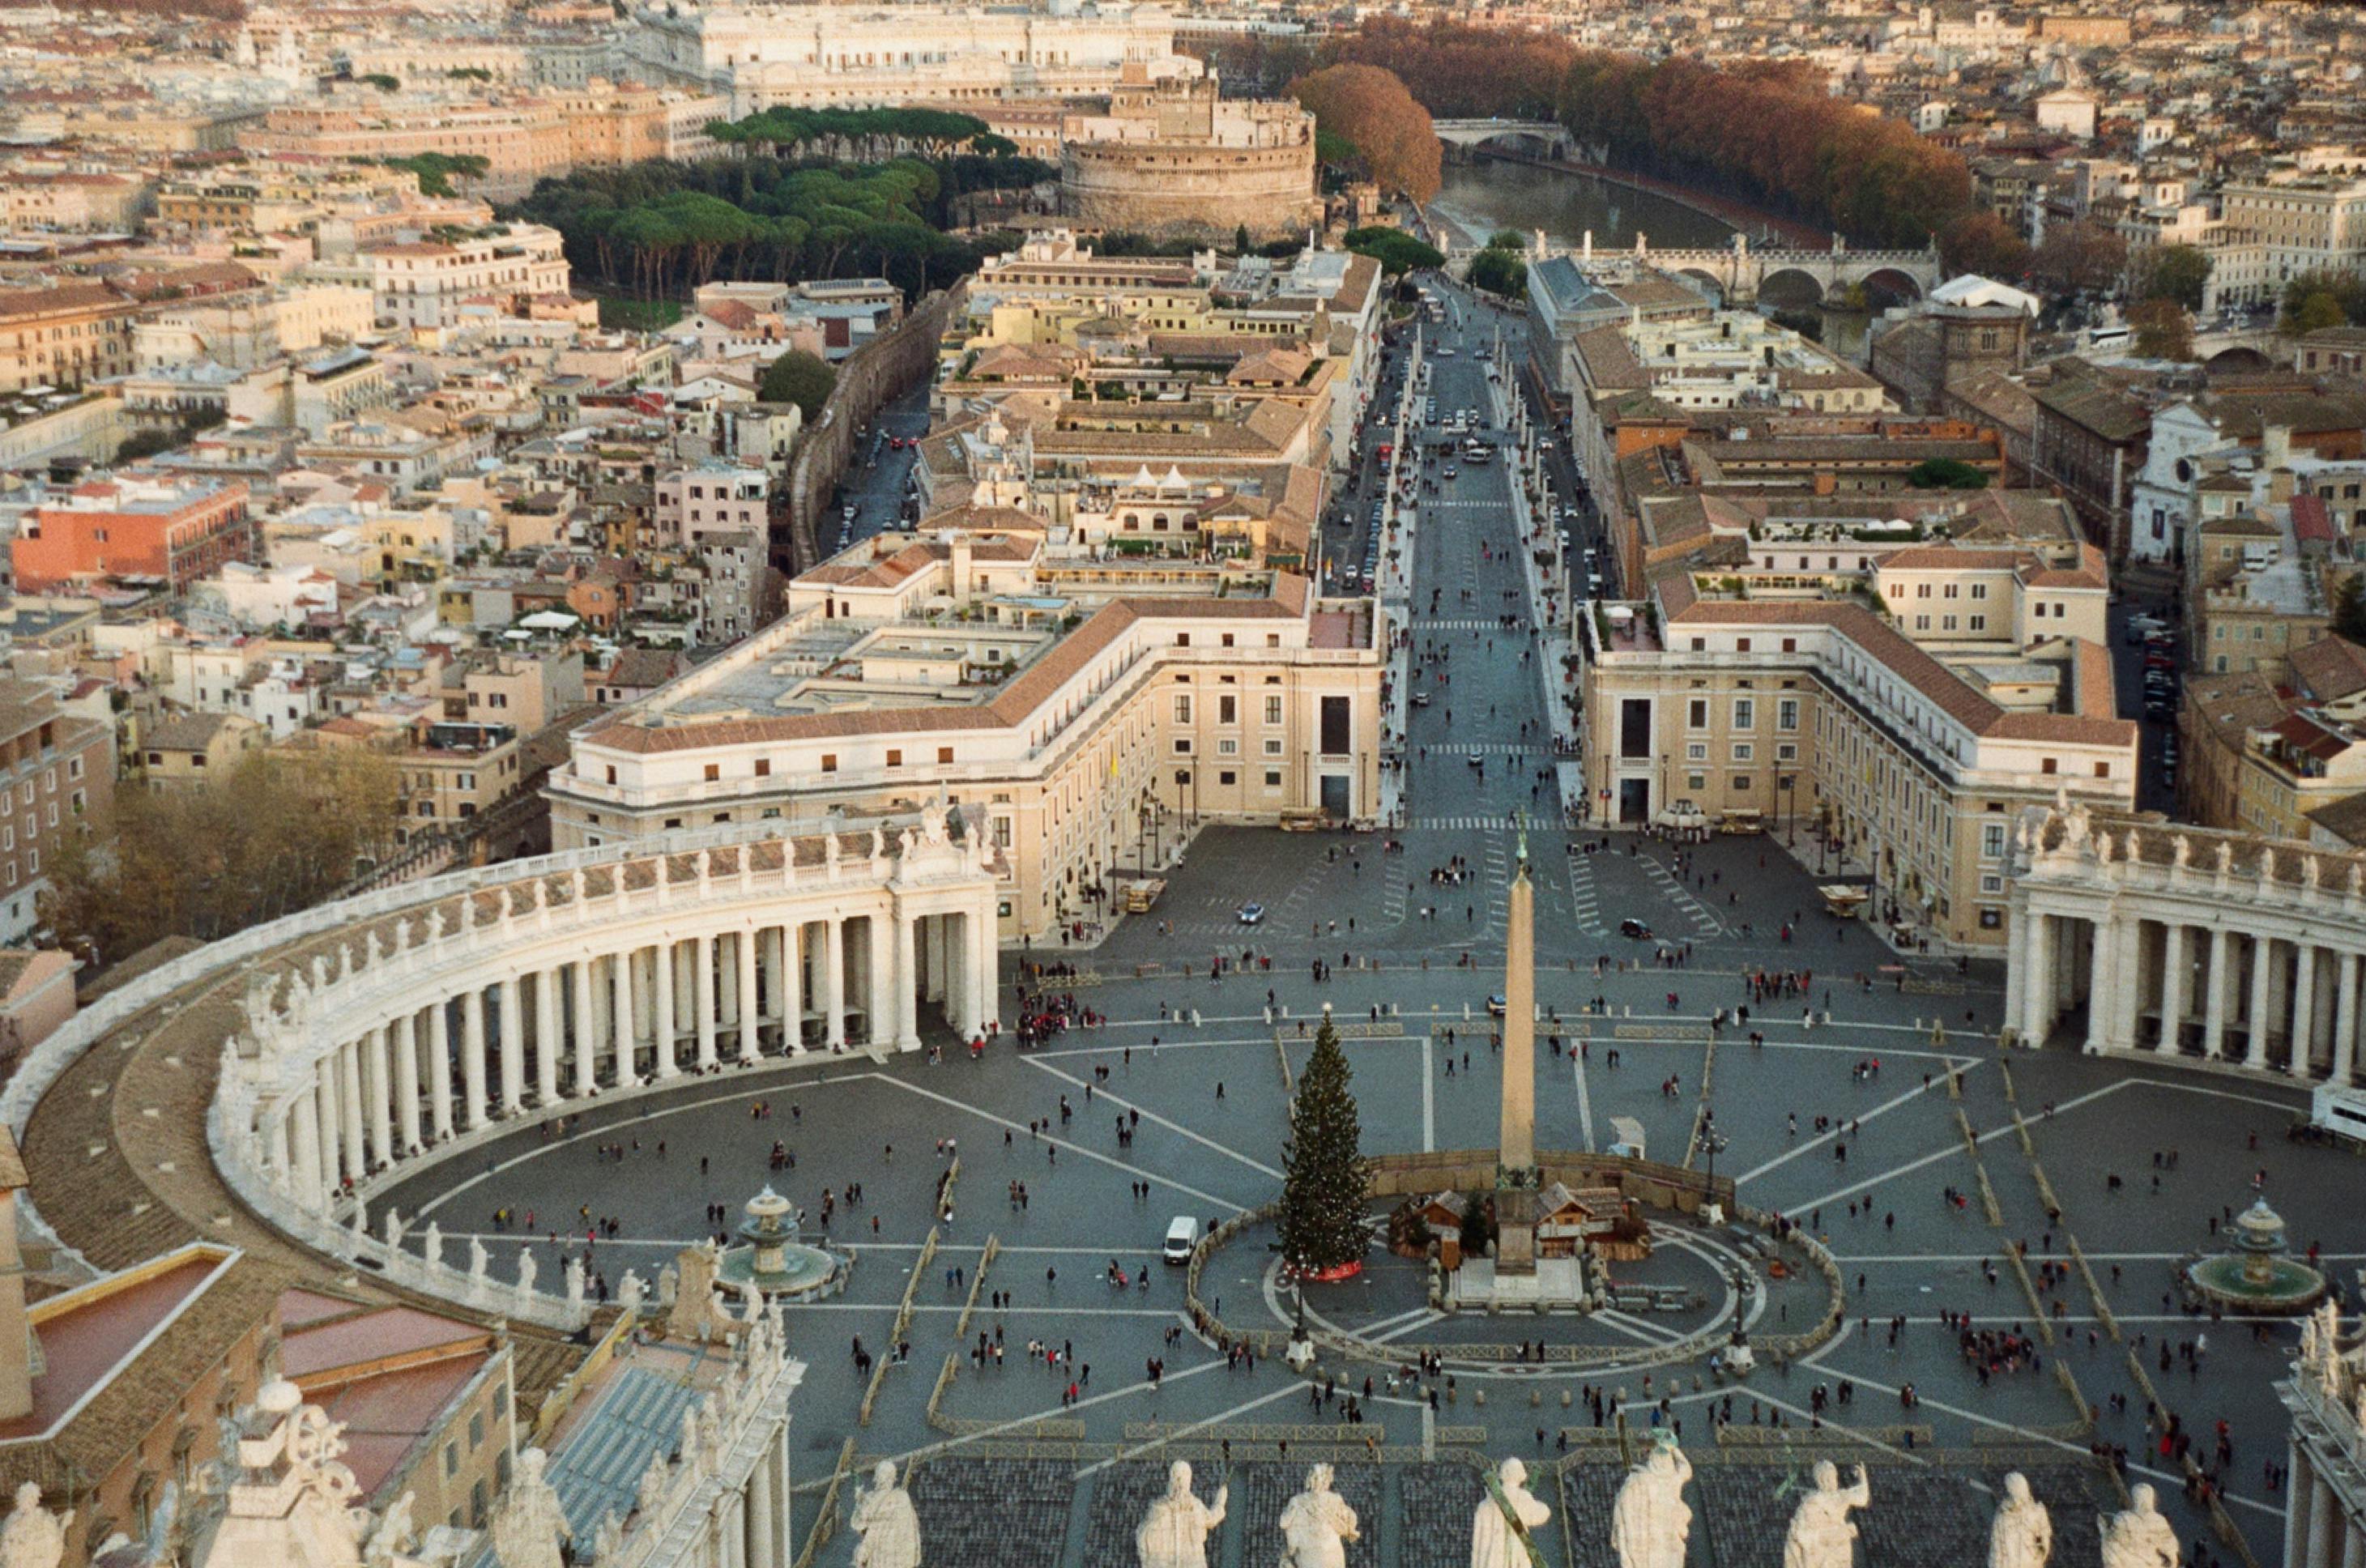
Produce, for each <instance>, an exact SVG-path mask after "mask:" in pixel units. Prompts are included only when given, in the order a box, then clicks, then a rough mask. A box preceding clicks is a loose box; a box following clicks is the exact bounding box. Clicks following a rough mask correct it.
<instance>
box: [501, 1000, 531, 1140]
mask: <svg viewBox="0 0 2366 1568" xmlns="http://www.w3.org/2000/svg"><path fill="white" fill-rule="evenodd" d="M524 989H525V988H524V987H523V986H521V985H520V984H519V983H518V977H517V976H514V975H512V976H509V977H508V978H506V979H504V980H503V981H502V982H501V1114H502V1115H504V1116H514V1115H516V1114H517V1113H518V1112H519V1111H523V1110H524V1109H525V1007H524V1000H523V998H524Z"/></svg>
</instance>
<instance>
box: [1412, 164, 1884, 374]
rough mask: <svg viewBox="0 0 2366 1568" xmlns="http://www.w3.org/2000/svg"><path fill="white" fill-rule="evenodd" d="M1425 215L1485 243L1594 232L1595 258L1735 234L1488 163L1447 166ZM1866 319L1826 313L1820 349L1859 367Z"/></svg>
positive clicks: (1579, 184)
mask: <svg viewBox="0 0 2366 1568" xmlns="http://www.w3.org/2000/svg"><path fill="white" fill-rule="evenodd" d="M1430 209H1431V210H1432V211H1433V212H1435V213H1436V214H1437V216H1438V217H1440V218H1443V219H1445V220H1448V221H1450V222H1452V223H1454V224H1456V225H1458V226H1459V227H1460V228H1462V229H1464V230H1466V231H1469V232H1470V234H1472V235H1473V236H1474V238H1476V239H1484V238H1485V237H1486V236H1487V235H1489V234H1491V233H1493V231H1496V230H1498V229H1515V230H1517V231H1520V232H1521V233H1523V234H1526V233H1529V232H1532V231H1535V230H1538V229H1541V230H1543V231H1545V237H1546V238H1547V239H1549V240H1554V241H1558V242H1560V243H1563V244H1568V245H1571V246H1575V245H1578V244H1580V243H1583V240H1584V238H1585V234H1586V231H1588V230H1592V231H1593V232H1594V254H1597V255H1600V254H1603V253H1604V252H1606V251H1607V252H1617V251H1631V250H1633V249H1634V248H1635V236H1636V235H1637V234H1638V233H1640V234H1642V235H1643V236H1644V237H1645V239H1647V240H1648V241H1649V242H1650V243H1651V248H1652V249H1653V250H1660V249H1662V248H1669V249H1698V248H1704V247H1718V248H1721V247H1723V246H1725V245H1727V244H1729V243H1731V241H1732V237H1733V228H1732V226H1731V225H1730V224H1729V223H1727V222H1725V221H1724V220H1721V219H1717V218H1712V217H1710V216H1709V215H1708V214H1707V213H1706V212H1697V211H1695V210H1694V209H1692V208H1689V207H1685V206H1684V205H1683V204H1681V203H1679V202H1673V201H1670V200H1669V199H1668V198H1667V197H1662V196H1655V195H1653V194H1651V192H1649V191H1641V190H1636V189H1634V188H1633V187H1632V186H1622V185H1616V184H1613V183H1611V182H1609V181H1606V180H1600V179H1594V178H1592V177H1590V176H1588V175H1577V174H1571V173H1568V172H1566V171H1564V170H1560V169H1547V168H1539V167H1538V166H1537V165H1535V164H1515V163H1508V162H1505V161H1503V160H1501V159H1493V158H1486V159H1480V160H1478V161H1475V162H1471V163H1449V164H1447V165H1446V169H1445V184H1444V185H1443V186H1441V187H1440V189H1439V191H1438V193H1437V200H1435V201H1433V202H1431V203H1430ZM1865 326H1866V318H1865V316H1864V315H1862V314H1859V313H1856V312H1853V311H1846V310H1828V311H1826V312H1824V342H1825V344H1827V345H1828V346H1830V347H1831V348H1832V349H1833V350H1834V351H1835V352H1837V353H1839V354H1842V355H1845V356H1849V357H1852V358H1854V359H1856V360H1858V361H1860V362H1862V360H1863V358H1864V355H1865Z"/></svg>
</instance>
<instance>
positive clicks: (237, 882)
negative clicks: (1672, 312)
mask: <svg viewBox="0 0 2366 1568" xmlns="http://www.w3.org/2000/svg"><path fill="white" fill-rule="evenodd" d="M398 784H399V774H398V770H397V768H396V764H395V761H394V759H393V758H391V757H389V756H388V755H386V754H385V753H383V752H379V751H374V750H363V749H361V748H358V747H323V748H319V749H315V750H287V749H284V748H273V749H271V750H264V751H253V752H249V753H247V755H246V756H245V757H244V758H243V759H242V761H240V762H239V764H238V766H237V767H235V768H233V769H231V770H230V771H229V772H228V773H227V774H225V776H223V777H221V778H220V779H214V780H208V781H207V782H205V783H203V784H190V785H186V786H177V787H173V788H168V789H136V788H125V789H122V790H119V791H118V792H117V794H116V796H115V807H114V811H113V814H112V817H111V818H110V820H109V821H108V823H107V824H106V825H105V828H106V829H107V836H105V837H96V836H93V835H90V834H84V833H67V834H62V835H61V836H60V838H59V840H58V842H57V848H56V850H55V851H54V852H53V853H52V858H51V861H50V863H49V867H48V869H49V874H50V886H49V889H48V890H47V891H46V892H45V893H44V894H43V896H42V913H43V919H46V920H47V921H48V922H49V923H50V924H51V926H52V927H53V928H54V929H55V930H56V931H57V932H58V933H59V935H60V937H61V938H62V939H63V940H65V941H67V942H71V943H72V944H73V947H74V948H75V950H76V951H78V952H81V953H85V954H87V955H89V956H91V957H92V958H94V959H95V960H96V962H97V963H99V964H111V963H113V962H115V961H116V960H118V959H119V958H123V957H125V956H128V955H129V954H130V953H136V952H138V951H139V950H140V949H141V948H143V947H145V946H147V945H148V944H149V943H150V942H155V941H157V940H159V939H160V938H163V937H167V936H190V937H196V938H197V940H199V941H201V942H212V941H215V940H216V939H218V938H220V937H225V936H228V935H230V934H231V932H233V931H242V930H243V929H245V928H246V927H248V926H251V925H254V924H257V923H259V922H261V921H264V920H269V919H277V918H278V917H279V916H281V915H287V914H292V913H294V912H295V911H297V910H299V909H302V908H308V907H310V906H311V905H313V904H316V903H318V902H320V901H321V899H323V898H325V897H329V896H330V895H332V893H334V892H335V891H336V890H337V889H338V888H339V887H341V886H344V884H345V883H347V882H348V881H350V880H351V879H352V878H353V876H354V875H355V872H356V871H357V870H358V869H360V868H361V867H363V866H364V865H366V864H367V863H372V862H375V861H377V860H378V859H381V858H383V857H384V856H385V855H386V854H388V853H389V852H390V851H391V850H392V848H393V846H394V829H395V825H396V822H397V821H398V818H397V816H396V804H397V792H398Z"/></svg>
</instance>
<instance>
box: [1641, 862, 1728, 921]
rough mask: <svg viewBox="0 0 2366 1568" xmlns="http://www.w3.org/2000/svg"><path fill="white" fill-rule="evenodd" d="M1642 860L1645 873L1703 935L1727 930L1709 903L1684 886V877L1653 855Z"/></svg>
mask: <svg viewBox="0 0 2366 1568" xmlns="http://www.w3.org/2000/svg"><path fill="white" fill-rule="evenodd" d="M1641 861H1642V867H1643V874H1644V875H1646V876H1648V877H1650V878H1651V880H1652V881H1653V882H1655V883H1657V884H1659V886H1660V891H1661V892H1662V893H1664V894H1666V895H1667V896H1668V900H1669V902H1671V903H1673V904H1674V905H1675V906H1676V908H1678V909H1679V910H1681V911H1683V913H1684V917H1685V918H1686V919H1689V920H1691V921H1692V923H1693V929H1694V930H1696V931H1698V932H1699V933H1700V934H1701V935H1703V936H1716V935H1718V933H1719V932H1721V931H1724V930H1725V922H1724V921H1722V920H1720V919H1718V918H1717V916H1716V915H1715V914H1714V913H1712V912H1711V911H1710V909H1709V908H1708V906H1707V905H1706V904H1703V903H1702V902H1701V901H1700V900H1699V899H1698V898H1696V897H1693V894H1692V889H1690V888H1689V887H1686V886H1684V879H1683V878H1682V877H1679V876H1678V875H1676V874H1675V873H1673V872H1672V871H1670V870H1669V869H1668V868H1667V867H1666V866H1665V865H1662V863H1660V862H1659V861H1658V860H1656V859H1654V858H1652V857H1651V856H1649V855H1645V856H1643V857H1641Z"/></svg>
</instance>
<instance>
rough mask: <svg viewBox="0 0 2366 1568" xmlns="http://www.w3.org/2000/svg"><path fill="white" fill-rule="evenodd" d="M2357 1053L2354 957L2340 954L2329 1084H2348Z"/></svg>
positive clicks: (2356, 1003) (2348, 954)
mask: <svg viewBox="0 0 2366 1568" xmlns="http://www.w3.org/2000/svg"><path fill="white" fill-rule="evenodd" d="M2357 1051H2358V955H2357V954H2356V953H2346V952H2345V953H2342V955H2341V990H2340V992H2339V994H2338V995H2337V996H2336V997H2335V998H2334V1003H2333V1066H2332V1070H2331V1072H2330V1074H2329V1075H2328V1076H2329V1077H2330V1078H2331V1079H2332V1081H2333V1082H2335V1083H2338V1084H2345V1085H2346V1084H2348V1083H2349V1077H2350V1074H2351V1072H2352V1071H2353V1070H2354V1069H2355V1068H2356V1066H2357V1059H2358V1058H2357Z"/></svg>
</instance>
